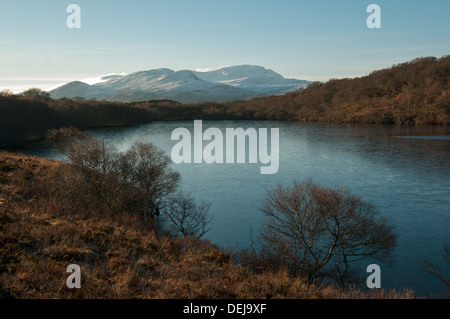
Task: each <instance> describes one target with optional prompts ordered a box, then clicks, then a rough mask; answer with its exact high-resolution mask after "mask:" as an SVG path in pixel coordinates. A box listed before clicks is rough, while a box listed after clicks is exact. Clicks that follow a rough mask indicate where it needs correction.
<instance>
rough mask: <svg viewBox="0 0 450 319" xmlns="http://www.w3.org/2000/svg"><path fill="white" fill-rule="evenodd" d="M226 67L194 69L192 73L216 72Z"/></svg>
mask: <svg viewBox="0 0 450 319" xmlns="http://www.w3.org/2000/svg"><path fill="white" fill-rule="evenodd" d="M227 67H229V65H223V66H219V67H218V68H196V69H194V71H196V72H210V71H216V70H220V69H223V68H227Z"/></svg>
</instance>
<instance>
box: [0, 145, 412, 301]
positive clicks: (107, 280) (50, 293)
mask: <svg viewBox="0 0 450 319" xmlns="http://www.w3.org/2000/svg"><path fill="white" fill-rule="evenodd" d="M64 165H66V164H63V163H58V162H53V161H49V160H45V159H41V158H36V157H29V156H22V155H16V154H11V153H6V152H0V296H3V297H5V296H13V297H17V298H160V299H163V298H164V299H165V298H212V299H215V298H250V299H254V298H299V299H300V298H301V299H305V298H308V299H309V298H311V299H318V298H327V299H328V298H383V299H384V298H413V297H414V294H413V292H411V291H400V292H398V291H389V292H388V291H378V292H376V293H375V292H373V293H372V294H365V293H364V292H362V291H360V290H358V289H355V290H347V291H344V292H342V291H339V290H337V289H335V288H333V287H315V286H308V285H307V284H306V282H305V280H303V279H302V278H298V277H293V276H291V275H290V274H289V273H288V272H287V271H284V270H277V271H271V270H268V269H259V270H258V271H255V270H254V269H252V268H251V267H249V266H244V265H238V264H237V263H236V262H235V261H234V260H235V258H233V256H232V255H231V254H230V253H228V252H225V251H223V250H221V249H219V248H218V247H216V246H215V245H213V244H212V243H211V242H209V241H206V240H202V241H200V240H197V239H193V238H175V239H174V238H171V237H170V236H167V235H165V236H164V235H158V234H157V232H156V231H155V226H154V225H153V222H152V220H151V219H149V218H147V219H146V218H144V217H141V216H137V215H132V214H128V213H121V214H116V215H114V216H110V215H108V214H105V213H104V212H102V211H89V210H88V209H87V210H85V211H83V210H81V211H78V212H74V211H73V209H71V207H69V206H68V205H70V203H69V202H64V201H61V199H58V198H59V197H58V196H53V195H54V194H52V192H53V191H54V189H55V188H54V187H51V186H52V185H53V183H56V185H61V184H59V183H60V181H55V179H57V178H59V177H60V173H61V168H64ZM58 172H59V173H58ZM49 190H52V191H49ZM80 207H83V206H82V205H80ZM85 207H90V206H89V205H86V206H85ZM72 263H75V264H78V265H79V266H80V267H81V276H82V288H81V289H68V288H67V286H66V279H67V276H68V275H69V274H68V273H66V268H67V266H68V265H69V264H72Z"/></svg>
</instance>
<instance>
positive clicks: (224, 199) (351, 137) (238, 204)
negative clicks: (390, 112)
mask: <svg viewBox="0 0 450 319" xmlns="http://www.w3.org/2000/svg"><path fill="white" fill-rule="evenodd" d="M177 127H186V128H188V129H189V130H190V131H191V132H193V121H189V122H176V123H151V124H146V125H141V126H137V127H132V128H119V129H117V128H116V129H104V130H98V131H95V132H93V134H94V135H95V136H97V137H103V138H104V139H105V140H106V141H108V142H111V143H113V144H114V145H116V147H118V148H119V149H120V150H126V149H128V147H129V146H130V145H131V144H132V143H133V142H134V141H135V140H141V141H150V142H152V143H154V144H155V145H157V146H159V147H160V148H162V149H163V150H165V151H166V152H167V153H168V154H170V152H171V149H172V147H173V145H175V143H176V142H175V141H171V139H170V136H171V132H172V131H173V130H174V129H175V128H177ZM207 127H217V128H219V129H221V130H222V132H224V133H225V128H227V127H234V128H235V127H243V128H248V127H255V128H260V127H267V128H272V127H277V128H279V129H280V167H279V171H278V173H277V174H276V175H260V173H259V168H260V166H261V164H212V165H208V164H179V165H175V164H174V168H175V169H176V170H177V171H179V172H180V173H181V175H182V185H183V188H184V189H185V190H189V191H191V192H192V194H194V195H195V196H196V198H198V199H205V200H207V201H209V202H211V203H212V207H211V213H212V214H213V215H214V219H213V222H212V224H211V228H212V229H211V231H210V232H209V233H208V234H207V235H206V237H207V238H208V239H210V240H211V241H213V242H214V243H216V244H218V245H220V246H222V247H227V248H236V249H239V248H242V247H247V246H248V245H249V243H250V241H251V240H252V239H255V240H256V239H257V235H258V232H259V230H260V226H261V224H262V222H263V216H262V213H261V212H260V211H259V210H258V205H260V204H261V202H262V201H263V199H264V196H265V192H266V190H267V189H269V188H271V187H274V186H276V185H277V183H282V184H285V185H290V184H291V183H292V181H293V180H294V179H297V180H300V181H303V180H306V179H308V178H309V177H312V178H313V179H314V180H315V181H316V182H318V183H320V184H322V185H327V186H337V185H342V186H346V187H349V188H350V189H351V190H352V192H353V193H356V194H360V195H363V196H364V198H365V199H366V200H368V201H371V202H373V203H374V204H375V205H376V206H377V207H378V208H379V210H380V213H381V215H383V216H388V217H389V218H390V221H391V223H392V224H393V225H394V226H395V230H396V232H397V233H398V234H399V243H398V246H397V247H396V250H395V263H394V264H393V266H392V267H391V268H388V267H387V266H386V265H384V264H383V263H381V262H377V263H378V264H379V265H380V266H381V268H382V277H381V278H382V287H383V288H388V287H396V288H403V287H410V288H414V289H415V290H416V291H417V292H418V293H419V294H421V295H427V296H429V295H430V293H432V292H433V293H440V292H442V291H443V288H444V287H443V285H442V284H440V283H439V281H438V280H436V279H435V278H434V277H433V276H432V275H429V274H427V273H425V272H424V271H423V270H421V269H420V268H419V267H418V264H417V261H418V259H419V258H425V259H428V260H430V261H433V262H435V263H437V264H439V265H441V266H444V265H445V264H444V262H443V259H442V257H441V252H442V245H443V244H444V243H448V244H450V235H449V230H450V140H449V136H450V129H449V128H442V127H425V128H417V127H415V128H414V127H397V126H370V125H369V126H364V125H337V124H301V123H285V122H253V121H236V122H234V121H221V122H203V129H206V128H207ZM431 135H432V136H431ZM430 136H431V137H430ZM206 143H207V142H205V143H204V145H206ZM33 153H34V154H37V155H41V156H46V157H50V158H58V155H57V154H55V153H54V152H52V151H51V150H42V149H40V150H35V151H33ZM369 263H371V261H367V262H365V265H366V264H367V265H368V264H369ZM364 271H365V269H362V270H361V276H364V277H366V276H367V275H366V274H365V272H364Z"/></svg>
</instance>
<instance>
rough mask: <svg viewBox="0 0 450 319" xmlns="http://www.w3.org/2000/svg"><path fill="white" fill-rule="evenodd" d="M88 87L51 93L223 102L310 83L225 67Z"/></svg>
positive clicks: (142, 75)
mask: <svg viewBox="0 0 450 319" xmlns="http://www.w3.org/2000/svg"><path fill="white" fill-rule="evenodd" d="M101 80H102V81H101V82H100V83H97V84H93V85H89V84H86V83H83V82H80V81H74V82H70V83H67V84H65V85H62V86H60V87H58V88H56V89H54V90H52V91H50V96H51V97H52V98H55V99H59V98H63V97H65V98H74V97H83V98H86V99H92V98H95V99H99V100H109V101H117V102H139V101H148V100H158V99H170V100H174V101H178V102H181V103H196V102H204V101H215V102H226V101H234V100H246V99H249V98H253V97H261V96H268V95H276V94H284V93H287V92H291V91H294V90H297V89H299V88H302V87H305V86H306V85H308V84H310V83H311V82H309V81H305V80H297V79H286V78H284V77H283V76H281V75H280V74H278V73H276V72H274V71H272V70H268V69H266V68H263V67H261V66H255V65H240V66H232V67H224V68H221V69H218V70H214V71H209V72H196V71H190V70H182V71H176V72H175V71H173V70H170V69H155V70H149V71H140V72H134V73H131V74H127V75H114V76H105V77H102V78H101Z"/></svg>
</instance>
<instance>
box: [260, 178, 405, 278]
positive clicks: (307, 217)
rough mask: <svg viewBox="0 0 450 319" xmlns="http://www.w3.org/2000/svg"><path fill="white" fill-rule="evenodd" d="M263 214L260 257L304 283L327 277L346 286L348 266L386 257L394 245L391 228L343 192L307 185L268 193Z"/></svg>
mask: <svg viewBox="0 0 450 319" xmlns="http://www.w3.org/2000/svg"><path fill="white" fill-rule="evenodd" d="M262 211H263V213H264V214H265V216H267V217H268V220H267V224H266V226H265V228H264V230H263V234H262V239H263V241H262V243H263V245H262V254H263V255H264V256H265V257H266V259H269V260H270V259H272V261H274V262H275V263H279V264H281V265H283V266H287V267H288V269H289V270H290V271H291V272H293V273H295V274H299V275H301V276H304V277H306V278H307V279H308V281H309V283H314V282H317V281H319V280H323V279H325V278H329V279H332V280H334V281H336V282H338V283H340V284H341V285H342V286H345V285H346V284H347V281H348V280H349V278H350V276H351V267H350V266H351V264H352V263H354V262H356V261H359V260H362V259H367V258H371V259H372V258H374V259H380V258H388V257H389V256H390V253H391V251H392V250H393V248H394V246H395V244H396V238H397V236H396V234H394V232H393V231H392V227H391V226H389V225H388V224H387V221H386V219H384V218H378V217H377V215H378V210H377V209H376V208H375V207H374V206H373V205H371V204H369V203H366V202H365V201H363V200H362V199H361V198H360V197H359V196H356V195H352V194H351V193H350V191H349V190H348V189H344V188H336V189H332V188H326V187H321V186H319V185H316V184H315V183H313V181H312V180H309V181H307V182H304V183H298V182H295V183H294V186H293V187H292V188H288V187H283V186H279V187H278V188H276V189H273V190H271V191H269V192H268V194H267V199H266V202H265V204H264V205H263V207H262ZM384 261H386V259H385V260H384Z"/></svg>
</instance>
